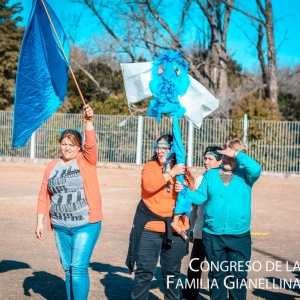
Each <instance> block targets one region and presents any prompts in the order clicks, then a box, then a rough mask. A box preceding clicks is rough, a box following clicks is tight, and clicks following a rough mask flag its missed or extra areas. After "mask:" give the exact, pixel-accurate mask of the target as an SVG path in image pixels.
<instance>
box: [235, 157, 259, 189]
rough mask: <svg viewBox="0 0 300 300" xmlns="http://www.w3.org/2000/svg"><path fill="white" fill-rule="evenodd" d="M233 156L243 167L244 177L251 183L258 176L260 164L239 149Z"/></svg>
mask: <svg viewBox="0 0 300 300" xmlns="http://www.w3.org/2000/svg"><path fill="white" fill-rule="evenodd" d="M235 158H236V160H237V162H238V163H239V164H240V165H241V166H243V167H244V168H245V171H246V172H245V174H246V179H247V180H248V182H249V183H250V184H251V185H253V184H254V182H255V181H256V180H257V179H258V178H259V176H260V173H261V166H260V164H259V163H258V162H256V161H255V160H254V159H253V158H251V157H250V156H248V155H247V154H245V153H244V152H242V151H240V152H239V153H238V154H237V156H236V157H235Z"/></svg>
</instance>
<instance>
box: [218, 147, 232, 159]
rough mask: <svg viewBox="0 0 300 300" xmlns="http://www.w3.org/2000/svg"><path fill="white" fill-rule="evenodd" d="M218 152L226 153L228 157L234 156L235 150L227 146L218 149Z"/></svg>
mask: <svg viewBox="0 0 300 300" xmlns="http://www.w3.org/2000/svg"><path fill="white" fill-rule="evenodd" d="M217 152H218V153H220V154H222V155H225V156H227V157H234V152H235V150H232V149H231V148H229V147H227V148H226V149H224V150H217Z"/></svg>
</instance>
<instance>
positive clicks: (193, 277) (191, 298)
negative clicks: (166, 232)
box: [182, 239, 205, 300]
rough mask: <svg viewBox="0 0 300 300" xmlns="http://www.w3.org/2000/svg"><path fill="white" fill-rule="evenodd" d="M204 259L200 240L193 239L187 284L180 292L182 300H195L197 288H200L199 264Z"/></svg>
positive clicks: (203, 250) (197, 293) (197, 292)
mask: <svg viewBox="0 0 300 300" xmlns="http://www.w3.org/2000/svg"><path fill="white" fill-rule="evenodd" d="M204 259H205V249H204V245H203V242H202V239H194V244H193V249H192V253H191V257H190V263H189V267H188V271H187V281H188V284H187V285H186V287H185V288H184V289H183V290H182V298H184V299H187V300H197V298H198V295H199V287H200V286H201V284H200V283H201V281H200V279H201V273H202V270H201V267H200V265H201V263H202V262H203V261H204Z"/></svg>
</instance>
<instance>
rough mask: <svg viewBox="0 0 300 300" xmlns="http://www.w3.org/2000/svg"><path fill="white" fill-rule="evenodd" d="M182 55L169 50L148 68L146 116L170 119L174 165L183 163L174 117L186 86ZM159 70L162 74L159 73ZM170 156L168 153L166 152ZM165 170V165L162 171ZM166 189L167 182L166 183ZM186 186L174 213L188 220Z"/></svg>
mask: <svg viewBox="0 0 300 300" xmlns="http://www.w3.org/2000/svg"><path fill="white" fill-rule="evenodd" d="M182 56H183V52H176V51H173V50H169V51H167V52H166V53H165V54H163V55H160V56H158V58H157V59H156V60H155V61H154V62H153V66H152V80H151V81H150V84H149V86H150V90H151V93H152V95H153V96H154V100H151V101H150V106H149V108H148V112H147V115H148V116H151V117H155V118H156V120H157V122H158V123H159V122H160V120H161V117H162V114H168V116H169V117H173V127H172V131H173V138H174V139H173V144H172V151H174V152H175V154H176V161H177V163H178V164H180V163H182V164H185V150H184V147H183V143H182V140H181V133H180V128H179V124H178V118H181V117H183V115H184V113H185V112H186V110H185V108H184V107H182V106H181V104H180V103H179V99H178V97H179V96H183V95H184V94H185V93H186V91H187V89H188V87H189V85H190V79H189V76H188V63H187V62H186V61H184V60H183V59H182ZM160 68H162V69H161V71H162V73H161V74H159V70H160ZM169 155H171V153H169ZM168 157H169V156H167V161H166V163H167V162H168ZM165 171H166V165H165V168H164V172H165ZM176 180H178V181H180V182H181V183H182V184H183V185H184V175H179V176H176ZM167 185H168V188H170V183H168V184H167ZM186 191H187V186H184V189H183V190H182V191H181V192H180V193H179V194H178V197H177V202H176V207H175V211H174V212H175V214H182V213H185V214H186V215H187V216H188V217H189V215H190V211H191V205H192V203H191V200H189V199H188V198H187V197H185V196H186Z"/></svg>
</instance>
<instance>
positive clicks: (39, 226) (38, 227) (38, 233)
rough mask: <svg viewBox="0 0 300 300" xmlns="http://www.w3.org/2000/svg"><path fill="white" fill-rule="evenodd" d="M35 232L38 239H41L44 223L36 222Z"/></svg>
mask: <svg viewBox="0 0 300 300" xmlns="http://www.w3.org/2000/svg"><path fill="white" fill-rule="evenodd" d="M35 234H36V237H37V238H38V239H39V240H41V241H42V240H43V238H44V225H43V223H42V224H39V223H38V224H37V225H36V229H35Z"/></svg>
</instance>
